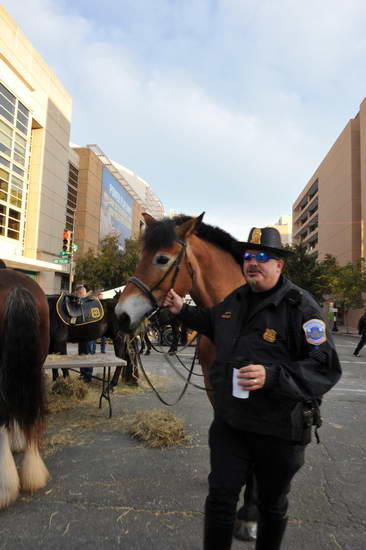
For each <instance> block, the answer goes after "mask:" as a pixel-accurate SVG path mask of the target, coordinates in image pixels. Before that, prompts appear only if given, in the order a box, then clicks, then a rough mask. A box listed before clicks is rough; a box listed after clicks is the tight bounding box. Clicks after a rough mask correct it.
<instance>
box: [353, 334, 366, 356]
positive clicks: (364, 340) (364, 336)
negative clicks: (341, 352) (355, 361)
mask: <svg viewBox="0 0 366 550" xmlns="http://www.w3.org/2000/svg"><path fill="white" fill-rule="evenodd" d="M365 344H366V332H363V333H362V336H361V340H360V341H359V342H358V344H357V347H356V349H355V351H354V352H353V353H360V351H361V350H362V348H363V346H364V345H365Z"/></svg>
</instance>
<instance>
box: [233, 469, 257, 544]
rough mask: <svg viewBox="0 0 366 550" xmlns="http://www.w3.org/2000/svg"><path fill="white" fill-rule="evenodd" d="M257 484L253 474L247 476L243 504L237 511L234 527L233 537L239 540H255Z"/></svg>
mask: <svg viewBox="0 0 366 550" xmlns="http://www.w3.org/2000/svg"><path fill="white" fill-rule="evenodd" d="M257 522H258V507H257V482H256V479H255V475H254V472H253V471H251V473H250V475H249V476H248V479H247V483H246V485H245V491H244V503H243V506H242V507H241V508H240V509H239V510H238V512H237V517H236V520H235V526H234V533H233V534H234V537H235V538H236V539H239V540H245V541H253V540H256V538H257Z"/></svg>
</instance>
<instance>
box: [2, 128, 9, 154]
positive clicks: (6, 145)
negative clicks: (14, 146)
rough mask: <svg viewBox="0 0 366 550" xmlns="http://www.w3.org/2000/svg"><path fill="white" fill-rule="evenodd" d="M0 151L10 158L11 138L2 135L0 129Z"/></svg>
mask: <svg viewBox="0 0 366 550" xmlns="http://www.w3.org/2000/svg"><path fill="white" fill-rule="evenodd" d="M0 151H2V152H3V153H5V154H6V155H8V156H9V157H10V155H11V138H10V137H9V136H7V135H6V134H4V132H2V131H1V129H0Z"/></svg>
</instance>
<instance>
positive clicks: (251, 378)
mask: <svg viewBox="0 0 366 550" xmlns="http://www.w3.org/2000/svg"><path fill="white" fill-rule="evenodd" d="M237 381H238V384H239V386H241V387H242V388H243V389H244V390H251V391H253V390H259V389H261V388H263V386H264V383H265V381H266V369H265V368H264V366H263V365H252V364H250V365H247V366H244V367H241V368H240V369H239V371H238V373H237Z"/></svg>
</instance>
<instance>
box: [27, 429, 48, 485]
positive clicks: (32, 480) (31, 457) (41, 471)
mask: <svg viewBox="0 0 366 550" xmlns="http://www.w3.org/2000/svg"><path fill="white" fill-rule="evenodd" d="M41 431H42V426H41V425H40V424H39V425H35V426H34V429H33V430H32V432H31V433H30V434H29V436H27V435H26V447H25V449H24V458H23V461H22V464H21V467H20V481H21V487H22V489H23V490H24V491H29V492H30V493H33V492H34V491H38V489H42V488H43V487H44V486H45V485H46V483H47V481H48V479H49V477H50V474H49V472H48V470H47V468H46V465H45V463H44V462H43V460H42V457H41V455H40V453H39V435H40V433H41Z"/></svg>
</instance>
